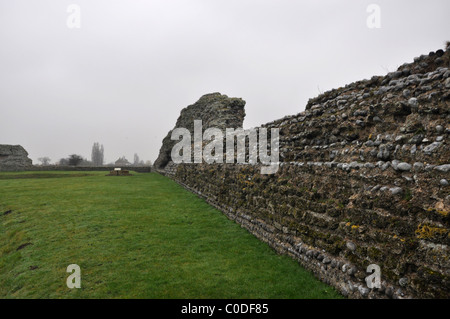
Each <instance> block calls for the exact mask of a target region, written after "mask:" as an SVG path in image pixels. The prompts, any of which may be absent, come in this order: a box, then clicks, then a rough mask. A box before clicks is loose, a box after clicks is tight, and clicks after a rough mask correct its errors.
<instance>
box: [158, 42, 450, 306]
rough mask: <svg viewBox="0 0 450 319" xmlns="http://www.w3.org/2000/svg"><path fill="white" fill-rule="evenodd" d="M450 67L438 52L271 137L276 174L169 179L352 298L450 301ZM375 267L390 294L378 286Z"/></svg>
mask: <svg viewBox="0 0 450 319" xmlns="http://www.w3.org/2000/svg"><path fill="white" fill-rule="evenodd" d="M449 61H450V53H449V51H448V50H447V51H445V52H444V51H442V50H438V51H436V52H432V53H430V54H429V55H426V56H425V55H424V56H421V57H418V58H416V59H414V62H413V63H407V64H404V65H402V66H401V67H400V68H399V69H398V70H397V71H395V72H392V73H389V74H387V75H386V76H378V77H373V78H371V79H370V80H363V81H359V82H356V83H352V84H349V85H347V86H345V87H343V88H338V89H335V90H331V91H329V92H326V93H324V94H322V95H320V96H318V97H316V98H314V99H311V100H310V101H309V102H308V105H307V106H306V110H305V111H304V112H301V113H299V114H297V115H293V116H287V117H285V118H283V119H280V120H276V121H273V122H271V123H267V124H265V125H262V126H263V127H267V128H271V127H274V128H279V129H280V157H281V158H280V162H281V163H280V169H279V171H278V172H277V173H276V174H273V175H261V174H260V168H259V167H258V166H253V165H244V164H211V165H208V164H181V165H176V164H174V163H173V162H170V161H169V162H167V163H165V164H164V165H161V166H160V167H157V169H158V170H159V171H160V172H161V173H163V174H165V175H167V176H170V177H171V178H172V179H174V180H175V181H177V182H178V183H180V184H181V185H183V186H184V187H186V188H187V189H189V190H191V191H192V192H195V193H197V194H198V195H199V196H202V197H204V198H205V199H206V200H207V201H208V202H209V203H210V204H211V205H213V206H215V207H217V208H218V209H220V210H221V211H222V212H224V214H226V215H227V216H228V217H229V218H230V219H233V220H235V221H236V222H238V223H239V224H241V225H242V227H245V228H246V229H247V230H248V231H249V232H251V233H252V234H254V235H255V236H256V237H258V238H259V239H261V240H262V241H264V242H267V243H268V244H269V245H270V246H272V247H273V248H274V249H275V250H276V251H278V252H280V253H284V254H288V255H290V256H292V257H293V258H295V259H297V260H298V261H299V263H300V264H301V265H303V266H304V267H305V268H307V269H309V270H311V271H312V272H313V273H314V274H315V275H316V276H317V277H318V278H319V279H321V280H322V281H324V282H326V283H328V284H330V285H332V286H334V287H335V288H336V289H338V290H339V291H340V292H341V293H342V294H343V295H345V296H348V297H349V298H449V297H450V277H449V275H450V262H449V259H448V253H449V243H450V238H449V236H450V235H449V209H450V195H449V190H450V187H449V181H450V148H449V142H448V141H449V138H450V136H449V133H450V128H449V126H448V123H449V119H450V108H449V101H450V93H449V92H450V71H449V66H450V62H449ZM203 107H204V108H205V109H208V104H205V105H204V106H203ZM226 107H227V106H226V103H225V105H224V108H226ZM192 120H193V119H191V118H189V119H187V118H184V119H179V120H178V122H177V123H181V122H183V121H192ZM228 127H230V126H228ZM204 128H206V127H204ZM162 149H164V147H163V148H162ZM370 264H377V265H379V266H380V268H381V279H382V286H381V288H380V289H376V288H374V289H369V288H368V287H367V285H366V282H365V280H364V279H365V278H366V277H367V276H368V275H369V274H368V273H366V268H367V266H368V265H370Z"/></svg>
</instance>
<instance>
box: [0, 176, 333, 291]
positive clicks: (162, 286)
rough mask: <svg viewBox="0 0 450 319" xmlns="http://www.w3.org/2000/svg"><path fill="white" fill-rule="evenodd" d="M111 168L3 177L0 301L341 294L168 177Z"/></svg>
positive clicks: (0, 195)
mask: <svg viewBox="0 0 450 319" xmlns="http://www.w3.org/2000/svg"><path fill="white" fill-rule="evenodd" d="M105 174H106V172H22V173H0V298H283V299H284V298H341V296H340V295H339V294H338V293H337V292H336V291H335V290H334V289H333V288H331V287H329V286H327V285H325V284H323V283H321V282H319V281H317V280H316V279H315V278H314V277H313V276H312V275H311V274H310V273H309V272H307V271H305V270H304V269H303V268H302V267H300V266H299V265H298V263H297V262H295V261H294V260H293V259H291V258H290V257H287V256H280V255H277V254H276V253H275V252H274V251H273V250H272V249H271V248H270V247H269V246H268V245H267V244H265V243H263V242H261V241H259V240H258V239H256V238H255V237H254V236H252V235H251V234H249V233H248V232H247V231H246V230H244V229H243V228H241V227H240V226H239V225H238V224H236V223H235V222H233V221H230V220H228V219H227V218H226V216H224V215H223V214H222V213H221V212H219V211H218V210H216V209H214V208H212V207H211V206H209V205H208V204H207V203H206V202H205V201H204V200H202V199H200V198H198V197H197V196H196V195H194V194H192V193H190V192H188V191H186V190H184V189H183V188H182V187H180V186H179V185H178V184H176V183H175V182H173V181H171V180H170V179H168V178H166V177H164V176H161V175H159V174H155V173H151V174H148V173H147V174H139V173H134V172H133V176H128V177H125V176H120V177H115V176H105ZM70 264H77V265H79V266H80V267H81V289H76V288H75V289H69V288H68V287H67V285H66V279H67V277H68V276H69V275H70V274H69V273H67V272H66V268H67V266H68V265H70Z"/></svg>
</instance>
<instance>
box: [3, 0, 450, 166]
mask: <svg viewBox="0 0 450 319" xmlns="http://www.w3.org/2000/svg"><path fill="white" fill-rule="evenodd" d="M371 3H374V2H372V1H345V2H340V3H336V2H335V1H321V2H320V3H319V2H312V1H287V0H282V1H273V0H263V1H234V0H233V1H224V0H215V1H206V0H191V1H181V0H174V1H170V2H169V1H163V0H157V1H135V2H132V3H129V2H128V3H127V2H125V1H120V0H116V1H105V0H101V1H95V2H89V1H86V0H71V1H55V0H45V1H39V2H36V1H31V0H19V1H14V2H5V1H4V2H2V3H0V41H1V47H2V49H1V50H0V68H1V70H2V72H1V73H0V92H1V94H0V115H1V116H0V144H12V145H22V146H23V147H24V148H25V149H26V150H27V151H28V153H29V157H30V158H31V159H32V160H33V164H38V163H39V161H38V158H41V157H49V158H50V159H51V163H55V162H57V161H59V160H60V159H61V158H66V157H68V156H69V155H70V154H78V155H81V156H83V157H85V158H86V159H87V160H90V157H91V149H92V145H93V144H94V143H95V142H98V143H100V144H102V145H103V146H104V163H105V164H107V163H111V162H115V161H116V160H117V159H119V158H120V157H122V156H125V157H126V158H127V159H128V160H129V161H130V162H133V157H134V154H135V153H137V154H138V155H139V157H140V159H141V160H143V161H144V162H145V161H147V160H151V161H152V162H154V161H155V159H156V158H157V156H158V152H159V148H160V147H161V144H162V139H163V138H164V137H165V136H166V134H167V132H168V131H169V130H171V129H173V128H174V125H175V121H176V119H177V118H178V116H179V114H180V111H181V110H182V109H183V108H185V107H187V106H188V105H191V104H193V103H195V102H196V101H197V100H198V99H199V98H200V97H201V96H202V95H204V94H208V93H212V92H220V93H221V94H225V95H227V96H229V97H239V98H242V99H243V100H245V101H246V106H245V112H246V117H245V121H244V127H245V128H250V127H255V126H260V125H261V124H264V123H267V122H270V121H273V120H275V119H279V118H282V117H284V116H286V115H293V114H297V113H299V112H301V111H304V109H305V106H306V103H307V101H308V99H310V98H313V97H316V96H317V95H319V94H320V93H321V92H325V91H328V90H331V89H333V88H338V87H342V86H345V85H346V84H349V83H352V82H355V81H358V80H363V79H369V78H371V77H372V76H373V75H385V74H386V73H388V72H392V71H395V70H396V69H397V68H398V67H399V66H400V65H402V64H403V63H406V62H412V61H413V58H414V57H416V56H420V55H422V54H428V52H430V51H435V50H438V49H443V48H444V47H445V41H447V40H450V38H449V35H448V30H450V22H449V21H450V20H449V19H448V17H447V13H448V12H450V3H449V2H448V1H445V0H434V1H427V2H424V1H406V0H402V1H395V2H394V3H393V2H389V1H386V0H384V1H376V2H375V3H376V4H377V5H378V6H379V7H380V9H381V13H380V14H381V15H380V17H381V26H380V28H369V27H368V25H367V19H368V17H369V16H370V12H367V8H368V6H369V5H370V4H371ZM71 4H75V5H77V6H78V7H79V8H80V22H81V23H80V26H79V28H70V27H69V26H68V23H67V21H68V18H69V17H70V15H71V13H70V12H68V7H69V6H70V5H71Z"/></svg>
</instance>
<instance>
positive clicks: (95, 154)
mask: <svg viewBox="0 0 450 319" xmlns="http://www.w3.org/2000/svg"><path fill="white" fill-rule="evenodd" d="M103 161H104V148H103V144H102V145H100V144H99V143H98V142H96V143H94V145H93V146H92V153H91V162H92V165H94V166H102V165H103Z"/></svg>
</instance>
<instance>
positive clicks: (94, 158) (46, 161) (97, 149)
mask: <svg viewBox="0 0 450 319" xmlns="http://www.w3.org/2000/svg"><path fill="white" fill-rule="evenodd" d="M104 154H105V149H104V147H103V144H100V143H98V142H95V143H94V145H92V150H91V160H90V161H89V160H87V159H86V158H84V157H83V156H81V155H78V154H71V155H69V156H68V157H66V158H61V159H60V160H59V161H58V162H56V163H55V165H60V166H103V165H104V161H105V156H104ZM38 161H39V162H40V163H41V164H40V165H42V166H48V165H50V162H51V159H50V158H49V157H39V158H38ZM107 166H152V162H151V161H146V162H144V161H143V160H141V159H140V158H139V155H138V154H137V153H135V154H134V159H133V163H130V162H129V161H128V160H127V159H126V157H125V156H122V157H120V158H119V159H118V160H117V161H115V162H114V163H109V164H107Z"/></svg>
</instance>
